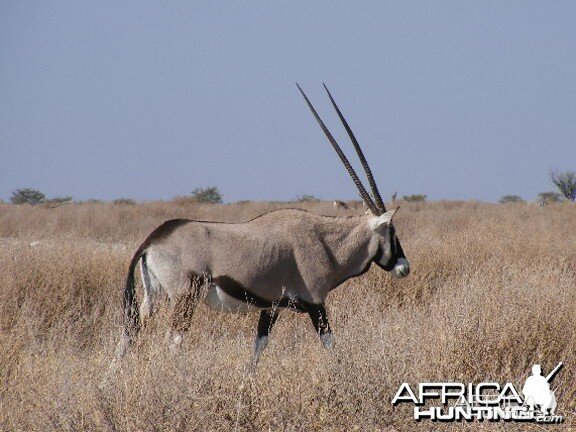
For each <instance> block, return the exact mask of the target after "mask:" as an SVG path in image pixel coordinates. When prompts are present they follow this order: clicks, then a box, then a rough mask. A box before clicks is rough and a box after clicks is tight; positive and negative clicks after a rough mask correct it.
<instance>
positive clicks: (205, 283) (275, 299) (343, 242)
mask: <svg viewBox="0 0 576 432" xmlns="http://www.w3.org/2000/svg"><path fill="white" fill-rule="evenodd" d="M296 85H297V86H298V89H299V90H300V92H301V93H302V96H304V99H305V101H306V103H307V104H308V107H309V108H310V110H311V111H312V114H313V115H314V117H315V118H316V121H317V122H318V124H319V125H320V127H321V128H322V130H323V131H324V133H325V134H326V136H327V138H328V140H329V141H330V143H331V144H332V146H333V147H334V150H335V151H336V153H337V154H338V156H339V157H340V159H341V160H342V163H343V164H344V166H345V167H346V169H347V170H348V174H349V175H350V177H351V178H352V180H353V181H354V184H355V185H356V187H357V188H358V191H359V192H360V195H361V197H362V199H363V200H364V202H365V203H366V206H367V207H368V211H366V213H365V214H363V215H361V216H348V217H328V216H319V215H315V214H312V213H309V212H307V211H304V210H297V209H283V210H276V211H272V212H269V213H266V214H263V215H261V216H258V217H256V218H254V219H252V220H250V221H248V222H243V223H221V222H210V221H200V220H188V219H174V220H169V221H167V222H165V223H163V224H162V225H160V226H159V227H158V228H156V229H155V230H154V231H152V233H151V234H150V235H149V236H148V238H146V240H144V242H143V243H142V244H141V245H140V247H139V248H138V250H137V251H136V253H135V254H134V257H133V258H132V261H131V262H130V266H129V269H128V277H127V278H126V285H125V288H124V331H123V336H122V340H121V341H120V344H119V346H118V351H117V356H116V361H119V360H120V359H121V358H122V357H123V356H124V354H125V353H126V350H127V348H128V347H129V346H130V344H131V342H132V341H133V340H134V337H135V336H136V335H137V333H138V331H139V330H140V328H141V326H142V325H143V323H144V322H145V320H146V319H147V318H149V317H150V315H151V313H152V312H153V311H154V310H155V308H154V302H155V301H156V300H157V299H158V297H159V296H160V295H163V296H164V295H165V296H167V297H168V299H169V300H170V304H171V305H172V306H171V307H172V310H171V312H170V313H171V314H172V321H171V324H170V329H169V331H168V335H169V342H170V345H171V346H172V347H174V346H178V345H180V343H181V341H182V337H183V333H184V332H185V331H186V330H187V329H188V327H189V325H190V317H191V315H192V313H193V310H194V305H195V303H196V302H197V300H198V299H200V298H203V299H204V302H205V303H207V304H208V305H209V306H210V307H212V308H214V309H217V310H224V311H232V312H239V313H247V312H249V311H252V310H258V311H260V319H259V321H258V328H257V335H256V341H255V346H254V353H253V356H252V361H251V365H252V367H255V366H256V363H257V362H258V359H259V357H260V354H261V353H262V351H263V349H264V348H265V347H266V345H267V343H268V336H269V334H270V331H271V330H272V327H273V326H274V323H275V321H276V319H277V318H278V313H279V311H280V310H281V309H290V310H293V311H297V312H303V313H307V314H308V315H309V316H310V318H311V320H312V324H313V325H314V329H315V330H316V332H317V333H318V334H319V337H320V340H321V342H322V343H323V344H324V346H326V347H327V348H330V347H332V332H331V329H330V324H329V322H328V317H327V314H326V308H325V306H324V303H325V301H326V297H327V296H328V293H330V291H332V290H333V289H334V288H336V287H337V286H339V285H340V284H342V283H343V282H344V281H346V280H348V279H350V278H353V277H356V276H360V275H362V274H363V273H365V272H366V271H367V270H368V269H369V268H370V266H371V264H372V263H375V264H376V265H377V266H378V267H380V268H382V269H384V270H386V271H388V272H390V273H391V274H392V276H394V277H399V278H401V277H404V276H407V275H408V273H409V272H410V266H409V263H408V260H407V259H406V256H405V255H404V251H403V250H402V246H401V245H400V240H399V239H398V237H397V236H396V231H395V229H394V225H393V224H392V218H393V217H394V214H395V213H396V211H397V210H398V209H395V210H391V211H386V208H385V207H384V203H383V202H382V198H381V196H380V193H379V192H378V188H377V187H376V183H375V181H374V178H373V176H372V172H371V171H370V167H369V166H368V163H367V162H366V159H365V157H364V154H363V153H362V150H361V148H360V146H359V144H358V142H357V140H356V138H355V137H354V134H353V133H352V130H351V129H350V127H349V126H348V123H347V122H346V120H345V119H344V116H343V115H342V113H341V112H340V109H339V108H338V106H337V105H336V102H335V101H334V99H333V98H332V95H331V94H330V92H329V91H328V88H327V87H326V86H325V85H324V88H325V89H326V92H327V93H328V97H329V98H330V101H331V103H332V105H333V106H334V109H335V110H336V112H337V114H338V116H339V117H340V120H341V122H342V124H343V125H344V128H345V129H346V131H347V133H348V135H349V137H350V139H351V140H352V144H353V146H354V148H355V150H356V153H357V155H358V157H359V159H360V162H361V164H362V167H363V168H364V172H365V174H366V177H367V179H368V183H369V184H370V188H371V190H372V197H371V196H370V195H369V193H368V192H367V191H366V189H365V188H364V186H363V184H362V182H361V181H360V179H359V178H358V175H357V174H356V172H355V171H354V169H353V168H352V166H351V165H350V162H349V161H348V159H347V158H346V156H345V155H344V153H343V152H342V150H341V149H340V146H339V145H338V143H337V142H336V140H335V139H334V137H333V136H332V134H331V133H330V131H329V130H328V129H327V127H326V126H325V124H324V123H323V121H322V120H321V119H320V117H319V115H318V113H317V112H316V110H315V109H314V107H313V106H312V104H311V103H310V100H309V99H308V97H307V96H306V94H305V93H304V92H303V91H302V89H301V88H300V86H299V85H298V84H296ZM137 264H140V273H141V278H142V283H143V287H144V289H143V295H142V304H141V306H140V307H138V304H137V301H136V297H135V281H134V270H135V267H136V265H137Z"/></svg>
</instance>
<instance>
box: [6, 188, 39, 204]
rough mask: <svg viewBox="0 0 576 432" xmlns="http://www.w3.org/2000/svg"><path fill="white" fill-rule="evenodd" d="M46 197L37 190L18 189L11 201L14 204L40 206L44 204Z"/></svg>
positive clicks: (13, 193)
mask: <svg viewBox="0 0 576 432" xmlns="http://www.w3.org/2000/svg"><path fill="white" fill-rule="evenodd" d="M45 198H46V195H44V194H43V193H42V192H40V191H39V190H36V189H30V188H24V189H16V190H15V191H14V192H12V197H10V201H12V204H40V203H42V202H44V199H45Z"/></svg>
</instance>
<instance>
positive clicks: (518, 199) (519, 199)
mask: <svg viewBox="0 0 576 432" xmlns="http://www.w3.org/2000/svg"><path fill="white" fill-rule="evenodd" d="M522 201H524V200H523V199H522V197H519V196H518V195H504V196H503V197H502V198H500V199H499V200H498V202H499V203H500V204H508V203H516V202H522Z"/></svg>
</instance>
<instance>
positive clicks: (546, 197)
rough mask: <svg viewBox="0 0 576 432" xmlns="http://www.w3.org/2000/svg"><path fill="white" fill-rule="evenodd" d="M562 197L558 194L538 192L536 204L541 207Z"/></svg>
mask: <svg viewBox="0 0 576 432" xmlns="http://www.w3.org/2000/svg"><path fill="white" fill-rule="evenodd" d="M561 199H562V196H561V195H560V194H559V193H558V192H540V193H539V194H538V202H539V203H540V204H542V205H546V204H550V203H554V202H558V201H560V200H561Z"/></svg>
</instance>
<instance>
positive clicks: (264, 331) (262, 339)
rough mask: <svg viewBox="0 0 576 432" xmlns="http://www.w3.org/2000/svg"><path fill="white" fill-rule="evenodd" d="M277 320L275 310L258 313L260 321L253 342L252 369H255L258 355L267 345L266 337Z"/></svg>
mask: <svg viewBox="0 0 576 432" xmlns="http://www.w3.org/2000/svg"><path fill="white" fill-rule="evenodd" d="M277 319H278V310H277V309H265V310H263V311H261V312H260V319H259V320H258V333H257V335H256V340H255V342H254V356H253V357H252V368H255V367H256V364H257V363H258V360H259V359H260V354H262V351H264V348H266V345H268V335H269V334H270V332H271V331H272V327H274V323H276V320H277Z"/></svg>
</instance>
